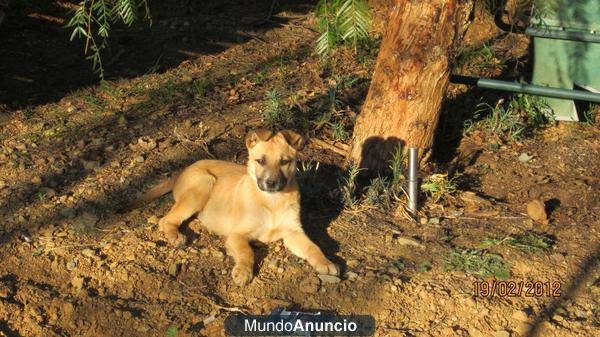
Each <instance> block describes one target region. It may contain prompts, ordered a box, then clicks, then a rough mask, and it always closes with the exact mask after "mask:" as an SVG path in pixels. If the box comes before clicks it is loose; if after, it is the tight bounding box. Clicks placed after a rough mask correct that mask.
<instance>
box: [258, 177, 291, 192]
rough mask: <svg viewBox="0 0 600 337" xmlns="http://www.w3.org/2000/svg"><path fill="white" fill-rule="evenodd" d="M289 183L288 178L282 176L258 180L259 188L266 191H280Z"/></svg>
mask: <svg viewBox="0 0 600 337" xmlns="http://www.w3.org/2000/svg"><path fill="white" fill-rule="evenodd" d="M286 185H287V179H286V178H284V177H281V178H268V179H260V180H258V188H259V189H260V190H261V191H265V192H271V193H272V192H279V191H281V190H283V189H284V188H285V186H286Z"/></svg>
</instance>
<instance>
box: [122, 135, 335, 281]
mask: <svg viewBox="0 0 600 337" xmlns="http://www.w3.org/2000/svg"><path fill="white" fill-rule="evenodd" d="M303 142H304V140H303V139H302V137H301V136H299V135H298V134H296V133H295V132H293V131H290V130H284V131H280V132H278V133H272V132H271V131H268V130H257V131H251V132H250V133H248V135H247V136H246V147H247V148H248V152H249V156H248V164H247V166H246V167H244V166H242V165H238V164H235V163H230V162H225V161H218V160H200V161H198V162H196V163H194V164H192V165H190V166H188V167H187V168H185V169H184V170H183V171H182V172H181V173H180V174H178V175H176V176H174V177H173V178H171V179H170V180H168V181H166V182H165V183H163V184H161V185H160V186H157V187H156V188H154V189H153V190H151V191H150V192H148V193H146V194H145V195H144V196H143V197H142V198H140V199H138V200H137V201H136V202H134V203H133V204H132V207H136V206H139V205H140V204H141V203H143V202H147V201H150V200H152V199H155V198H158V197H159V196H161V195H163V194H165V193H167V192H169V191H170V190H172V191H173V196H174V198H175V205H174V206H173V208H172V209H171V210H170V211H169V213H168V214H167V215H166V216H165V217H163V218H162V219H161V220H160V221H159V229H160V230H161V231H162V232H163V233H164V234H165V236H166V238H167V239H168V240H169V242H170V243H171V244H173V245H176V246H178V245H182V244H184V243H185V236H184V235H183V234H182V233H181V232H180V231H179V226H180V225H181V223H182V222H183V221H185V220H186V219H188V218H190V217H191V216H192V215H194V214H198V219H199V220H200V221H201V223H202V225H203V226H204V227H206V228H207V229H208V230H210V231H212V232H214V233H216V234H218V235H221V236H223V237H224V238H225V246H226V248H227V252H228V254H229V255H231V256H232V257H233V259H234V260H235V266H234V267H233V272H232V276H233V280H234V281H235V283H236V284H238V285H243V284H246V283H247V282H249V281H250V280H251V279H252V274H253V267H254V252H253V251H252V248H251V247H250V244H249V242H250V241H253V240H258V241H261V242H271V241H276V240H279V239H283V243H284V244H285V246H286V247H287V248H288V249H289V250H290V251H291V252H292V253H294V254H295V255H297V256H298V257H300V258H303V259H306V260H307V261H308V263H309V264H310V265H311V266H312V267H314V268H315V269H316V270H317V272H318V273H320V274H330V275H337V274H338V272H339V271H338V268H337V266H336V265H334V264H333V263H332V262H331V261H329V260H328V259H327V258H326V257H325V255H323V252H322V251H321V249H319V247H318V246H317V245H316V244H314V243H313V242H312V241H311V240H310V239H309V238H308V237H307V236H306V234H305V233H304V231H303V229H302V225H301V223H300V191H299V190H298V184H297V182H296V179H295V172H296V153H297V151H298V149H299V148H300V147H301V146H302V145H303Z"/></svg>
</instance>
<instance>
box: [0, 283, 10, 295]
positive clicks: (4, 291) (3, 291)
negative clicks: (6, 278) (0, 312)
mask: <svg viewBox="0 0 600 337" xmlns="http://www.w3.org/2000/svg"><path fill="white" fill-rule="evenodd" d="M9 296H10V289H9V288H8V287H7V286H5V285H4V284H2V283H0V299H7V298H8V297H9Z"/></svg>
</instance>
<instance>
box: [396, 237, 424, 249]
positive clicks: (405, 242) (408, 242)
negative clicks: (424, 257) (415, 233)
mask: <svg viewBox="0 0 600 337" xmlns="http://www.w3.org/2000/svg"><path fill="white" fill-rule="evenodd" d="M396 243H397V244H399V245H401V246H413V247H418V248H424V247H425V246H423V245H422V244H421V243H420V242H419V241H417V240H415V239H413V238H405V237H398V238H397V239H396Z"/></svg>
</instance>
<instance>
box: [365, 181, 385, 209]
mask: <svg viewBox="0 0 600 337" xmlns="http://www.w3.org/2000/svg"><path fill="white" fill-rule="evenodd" d="M389 188H390V183H389V182H388V181H387V179H385V178H384V177H377V178H373V179H371V181H370V183H369V186H367V187H366V193H365V197H366V198H367V201H368V202H369V203H370V204H373V205H376V204H387V203H389V201H390V198H389V197H390V193H389Z"/></svg>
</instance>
